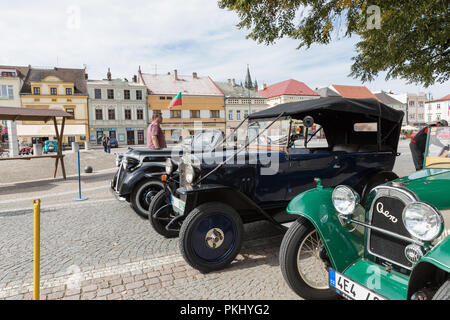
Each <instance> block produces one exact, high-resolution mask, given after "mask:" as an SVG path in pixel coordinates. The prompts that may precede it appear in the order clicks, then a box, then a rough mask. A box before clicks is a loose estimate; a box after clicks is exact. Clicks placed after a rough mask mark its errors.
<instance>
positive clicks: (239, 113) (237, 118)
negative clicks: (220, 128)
mask: <svg viewBox="0 0 450 320" xmlns="http://www.w3.org/2000/svg"><path fill="white" fill-rule="evenodd" d="M236 120H241V110H237V111H236Z"/></svg>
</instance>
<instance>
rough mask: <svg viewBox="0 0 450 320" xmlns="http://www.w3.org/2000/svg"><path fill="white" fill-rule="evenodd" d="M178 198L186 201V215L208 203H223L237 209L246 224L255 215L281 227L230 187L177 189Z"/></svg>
mask: <svg viewBox="0 0 450 320" xmlns="http://www.w3.org/2000/svg"><path fill="white" fill-rule="evenodd" d="M177 194H178V196H181V197H182V198H183V199H184V200H185V201H186V209H185V214H188V213H189V212H191V211H192V210H193V209H194V208H196V207H198V206H199V205H201V204H203V203H206V202H215V201H218V202H222V203H225V204H228V205H229V206H231V207H232V208H233V209H235V210H236V211H237V212H238V213H239V215H240V216H241V218H242V221H243V222H244V223H246V222H251V221H253V220H254V217H255V215H261V214H262V215H263V216H264V217H266V218H267V219H268V220H269V221H270V222H273V223H274V224H275V225H277V226H278V225H279V224H278V223H277V222H276V221H275V220H274V219H273V218H272V216H270V215H269V214H268V213H267V212H266V211H264V210H263V209H262V208H261V207H260V206H258V205H257V204H256V203H254V202H253V201H252V200H251V199H250V198H249V197H247V196H246V195H245V194H243V193H242V192H240V191H238V190H236V189H233V188H231V187H228V186H223V185H217V184H207V185H201V186H196V187H181V188H178V189H177Z"/></svg>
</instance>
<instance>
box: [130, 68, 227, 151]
mask: <svg viewBox="0 0 450 320" xmlns="http://www.w3.org/2000/svg"><path fill="white" fill-rule="evenodd" d="M138 74H139V76H138V81H139V82H140V83H143V84H145V86H146V87H147V94H148V96H147V102H148V107H149V117H150V121H151V116H152V115H153V113H154V112H158V111H160V112H161V113H162V115H163V123H162V124H161V128H162V130H163V131H164V134H165V136H166V140H167V141H168V142H178V141H179V138H180V136H183V137H185V136H186V135H192V134H194V130H197V129H200V128H199V127H201V128H202V129H219V130H221V131H222V132H225V99H224V94H223V93H222V91H221V90H220V89H219V88H218V87H217V86H216V84H215V83H214V82H213V81H212V79H211V78H210V77H208V76H206V77H199V76H198V75H197V73H196V72H194V73H192V76H191V75H189V76H185V75H178V72H177V70H174V72H173V73H172V74H171V73H168V74H164V75H161V74H146V73H141V71H140V70H139V72H138ZM179 92H181V95H182V101H183V105H182V106H181V107H172V108H170V109H169V108H168V105H169V104H170V101H171V100H172V99H173V98H174V97H175V96H176V95H177V94H178V93H179Z"/></svg>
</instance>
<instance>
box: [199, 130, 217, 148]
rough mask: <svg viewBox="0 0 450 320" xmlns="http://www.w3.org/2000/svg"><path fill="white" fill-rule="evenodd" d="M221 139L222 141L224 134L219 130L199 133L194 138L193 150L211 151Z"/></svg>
mask: <svg viewBox="0 0 450 320" xmlns="http://www.w3.org/2000/svg"><path fill="white" fill-rule="evenodd" d="M220 139H222V132H221V131H218V130H209V131H203V132H198V133H196V134H195V135H194V137H193V138H192V149H194V150H205V149H211V148H212V147H214V146H215V144H216V143H217V142H219V140H220Z"/></svg>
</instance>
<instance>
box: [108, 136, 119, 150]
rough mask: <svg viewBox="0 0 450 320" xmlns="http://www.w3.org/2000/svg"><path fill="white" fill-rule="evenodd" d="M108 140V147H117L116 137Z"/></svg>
mask: <svg viewBox="0 0 450 320" xmlns="http://www.w3.org/2000/svg"><path fill="white" fill-rule="evenodd" d="M109 141H110V147H111V148H118V147H119V141H117V139H116V138H111V139H110V140H109Z"/></svg>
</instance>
